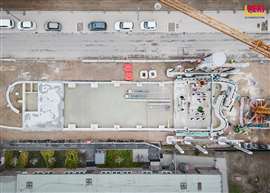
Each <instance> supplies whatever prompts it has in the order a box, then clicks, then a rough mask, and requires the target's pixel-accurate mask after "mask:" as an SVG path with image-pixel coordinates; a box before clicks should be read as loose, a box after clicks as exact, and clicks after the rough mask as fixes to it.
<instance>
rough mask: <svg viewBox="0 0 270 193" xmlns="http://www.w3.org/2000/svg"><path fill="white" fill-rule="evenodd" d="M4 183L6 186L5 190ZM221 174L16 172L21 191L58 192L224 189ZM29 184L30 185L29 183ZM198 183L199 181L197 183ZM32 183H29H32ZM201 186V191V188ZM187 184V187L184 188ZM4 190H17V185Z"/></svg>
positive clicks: (218, 191)
mask: <svg viewBox="0 0 270 193" xmlns="http://www.w3.org/2000/svg"><path fill="white" fill-rule="evenodd" d="M7 183H8V184H6V183H5V184H4V186H2V189H3V190H6V186H7V185H10V184H9V183H10V182H7ZM221 183H222V180H221V176H220V175H197V174H196V175H194V174H115V175H114V174H80V175H75V174H73V175H72V174H71V175H69V174H64V176H63V175H55V174H50V175H17V187H16V188H17V192H18V193H19V192H20V193H30V192H31V193H41V192H42V193H45V192H48V193H58V192H66V193H69V192H72V193H73V192H77V193H84V192H85V193H86V192H102V193H110V192H114V193H117V192H119V193H120V192H125V193H128V192H130V193H131V192H132V193H137V192H138V193H150V192H155V193H173V192H178V193H179V192H189V193H197V192H198V193H209V192H214V193H221V192H222V184H221ZM27 184H28V187H27ZM198 184H199V185H198ZM29 185H30V186H29ZM198 186H200V187H201V191H198ZM181 187H182V188H185V187H186V188H187V189H186V190H183V189H182V190H181ZM9 190H11V191H4V192H5V193H15V192H16V191H15V188H14V189H12V188H9Z"/></svg>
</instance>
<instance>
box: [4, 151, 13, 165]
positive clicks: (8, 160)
mask: <svg viewBox="0 0 270 193" xmlns="http://www.w3.org/2000/svg"><path fill="white" fill-rule="evenodd" d="M4 155H5V167H6V168H13V167H14V164H13V157H14V152H13V151H5V154H4Z"/></svg>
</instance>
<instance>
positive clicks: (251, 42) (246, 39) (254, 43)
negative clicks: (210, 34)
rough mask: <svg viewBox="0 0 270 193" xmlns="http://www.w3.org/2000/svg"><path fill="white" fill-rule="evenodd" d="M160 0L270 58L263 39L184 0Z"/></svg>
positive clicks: (268, 48)
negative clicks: (240, 29)
mask: <svg viewBox="0 0 270 193" xmlns="http://www.w3.org/2000/svg"><path fill="white" fill-rule="evenodd" d="M160 2H161V3H162V4H164V5H165V6H167V7H170V8H173V9H176V10H178V11H180V12H182V13H184V14H186V15H188V16H190V17H192V18H194V19H196V20H198V21H200V22H202V23H204V24H206V25H208V26H210V27H212V28H214V29H216V30H218V31H220V32H222V33H224V34H227V35H228V36H230V37H232V38H235V39H236V40H239V41H241V42H242V43H244V44H246V45H248V46H249V47H250V48H251V49H252V50H254V51H256V52H258V53H260V54H262V55H264V56H265V57H267V58H269V59H270V46H269V45H267V44H265V43H264V42H263V41H262V40H257V39H255V38H253V37H250V36H249V35H247V34H246V33H243V32H241V31H239V30H237V29H235V28H232V27H230V26H228V25H226V24H224V23H222V22H220V21H218V20H216V19H214V18H212V17H210V16H207V15H205V14H203V13H201V11H199V10H197V9H195V8H193V7H191V6H189V5H187V4H186V3H184V2H182V1H181V0H160Z"/></svg>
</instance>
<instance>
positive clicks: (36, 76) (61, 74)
mask: <svg viewBox="0 0 270 193" xmlns="http://www.w3.org/2000/svg"><path fill="white" fill-rule="evenodd" d="M168 66H170V64H157V63H153V64H133V67H134V71H133V73H134V80H138V81H140V79H139V72H140V70H150V69H156V70H157V74H158V76H157V78H156V79H155V80H170V79H168V78H167V77H166V75H165V71H166V69H167V67H168ZM18 80H124V73H123V63H104V64H103V63H97V64H96V63H81V62H80V61H43V62H36V61H31V62H29V61H17V62H16V63H14V62H2V63H1V64H0V125H8V126H20V123H21V119H20V116H18V115H17V114H16V113H13V112H12V111H11V110H10V109H9V108H8V107H7V104H6V100H5V92H6V89H7V86H8V85H10V84H11V83H13V82H15V81H18Z"/></svg>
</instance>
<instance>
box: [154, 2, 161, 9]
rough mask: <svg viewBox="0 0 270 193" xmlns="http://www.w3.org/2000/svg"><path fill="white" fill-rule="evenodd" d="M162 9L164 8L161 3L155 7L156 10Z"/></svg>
mask: <svg viewBox="0 0 270 193" xmlns="http://www.w3.org/2000/svg"><path fill="white" fill-rule="evenodd" d="M161 7H162V6H161V4H160V3H155V5H154V8H155V10H160V9H161Z"/></svg>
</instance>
